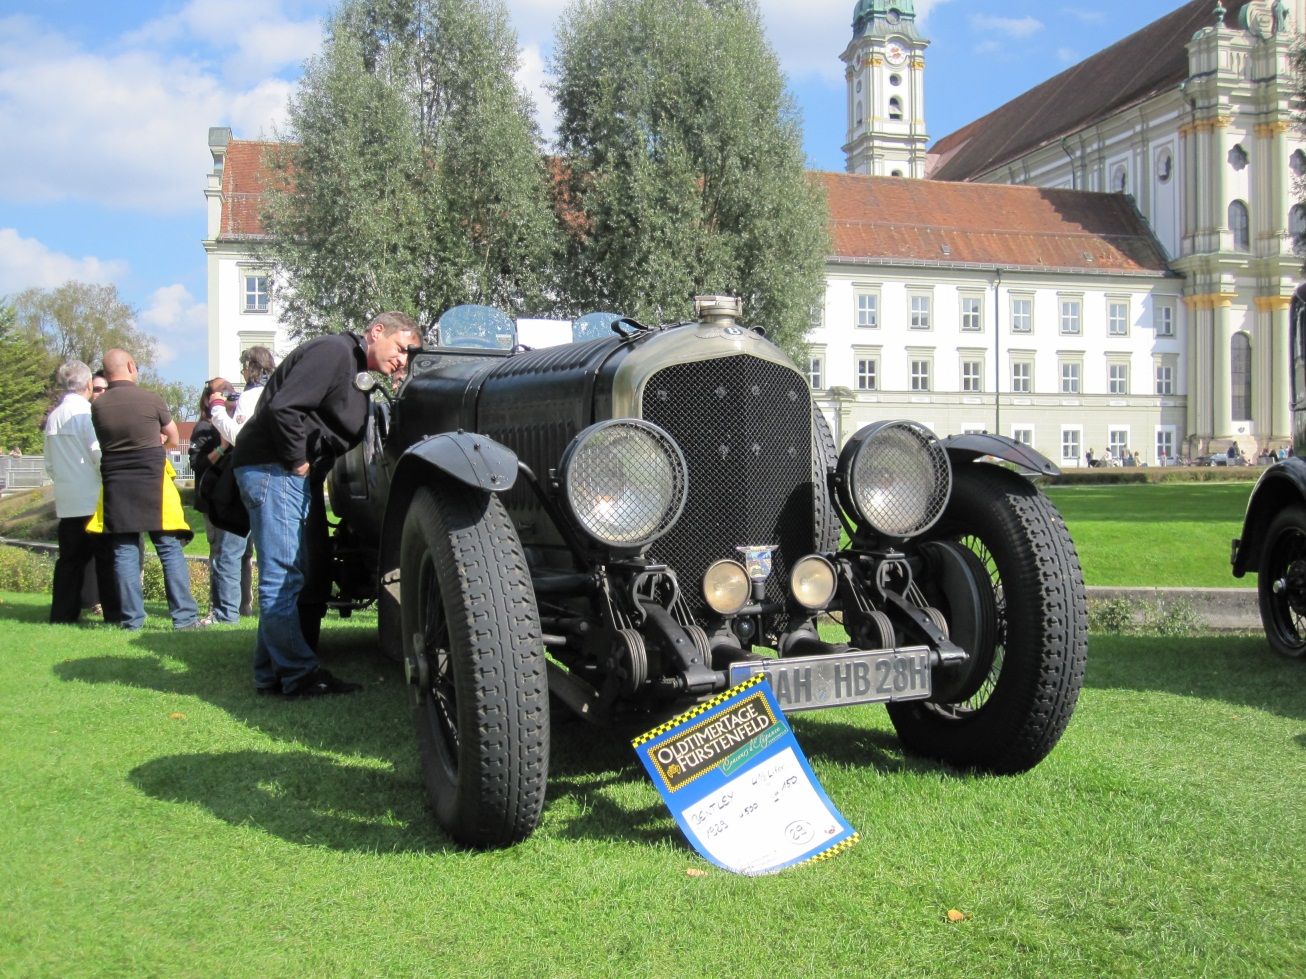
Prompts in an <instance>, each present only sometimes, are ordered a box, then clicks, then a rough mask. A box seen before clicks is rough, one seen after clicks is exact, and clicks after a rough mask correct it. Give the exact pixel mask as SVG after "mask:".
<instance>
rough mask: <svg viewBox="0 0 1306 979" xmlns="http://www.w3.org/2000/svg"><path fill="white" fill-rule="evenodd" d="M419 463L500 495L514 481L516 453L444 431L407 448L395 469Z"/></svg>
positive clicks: (493, 443)
mask: <svg viewBox="0 0 1306 979" xmlns="http://www.w3.org/2000/svg"><path fill="white" fill-rule="evenodd" d="M414 460H420V461H421V462H425V463H427V464H428V465H431V466H434V467H435V468H436V469H438V470H440V471H441V472H443V473H445V474H446V475H448V476H452V477H453V478H454V479H456V480H458V482H460V483H465V484H467V485H468V486H470V487H472V489H480V490H485V491H487V492H490V493H502V492H503V491H504V490H508V489H512V484H513V483H515V482H516V481H517V454H516V453H515V452H513V451H512V449H509V448H508V447H507V446H505V445H501V444H500V443H498V442H496V441H494V440H493V439H488V438H486V437H485V436H484V435H475V434H473V433H471V432H464V431H457V432H444V433H442V434H440V435H432V436H430V437H429V438H425V439H422V441H420V442H417V443H415V444H414V445H411V446H409V447H408V449H407V450H406V451H405V452H404V454H403V455H401V456H400V457H399V466H398V468H399V469H400V470H402V469H403V468H404V467H405V465H413V461H414Z"/></svg>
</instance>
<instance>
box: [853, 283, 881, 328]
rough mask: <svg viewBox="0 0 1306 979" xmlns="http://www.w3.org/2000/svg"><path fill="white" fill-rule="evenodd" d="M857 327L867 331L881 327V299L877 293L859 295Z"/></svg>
mask: <svg viewBox="0 0 1306 979" xmlns="http://www.w3.org/2000/svg"><path fill="white" fill-rule="evenodd" d="M857 325H858V326H860V327H865V328H867V329H875V328H876V327H878V326H879V325H880V297H879V296H878V295H876V294H875V293H873V292H859V293H857Z"/></svg>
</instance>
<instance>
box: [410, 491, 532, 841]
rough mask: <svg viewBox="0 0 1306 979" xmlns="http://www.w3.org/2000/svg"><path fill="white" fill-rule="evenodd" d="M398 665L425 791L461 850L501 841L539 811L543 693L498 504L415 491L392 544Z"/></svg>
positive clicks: (521, 832)
mask: <svg viewBox="0 0 1306 979" xmlns="http://www.w3.org/2000/svg"><path fill="white" fill-rule="evenodd" d="M400 573H401V578H400V592H401V596H402V598H401V608H400V617H401V622H402V633H401V635H402V641H403V649H404V668H405V672H406V673H407V675H408V680H409V689H410V691H411V692H412V701H413V707H414V716H415V720H416V723H417V741H418V748H419V751H420V754H421V762H422V775H423V778H424V780H425V782H426V791H427V796H428V798H429V800H430V803H431V808H432V809H433V810H434V811H435V816H436V819H437V820H438V821H439V823H440V825H441V826H442V827H443V828H444V829H445V830H446V831H447V832H448V833H449V835H450V836H452V837H453V839H454V840H456V841H457V842H458V843H461V844H463V845H464V846H470V847H478V848H488V847H499V846H509V845H511V844H513V843H517V842H519V841H521V840H523V839H525V838H526V837H527V836H529V835H530V834H531V832H532V831H533V830H534V829H535V826H536V824H537V823H538V822H539V818H540V812H541V810H542V809H543V806H544V793H545V785H546V782H547V779H548V758H549V693H548V683H547V678H546V674H545V661H544V649H543V644H542V639H541V634H540V623H539V612H538V610H537V608H536V604H535V593H534V590H533V589H532V587H531V580H530V575H529V573H528V572H527V568H526V559H525V557H524V556H523V553H522V547H521V542H520V540H519V539H518V537H517V531H516V528H514V527H513V525H512V522H511V521H510V520H509V519H508V515H507V512H506V511H505V510H504V508H503V504H502V503H501V502H500V501H499V498H498V497H497V496H495V495H493V494H491V493H482V492H480V491H477V490H474V489H471V488H470V487H466V486H463V485H461V484H445V485H442V486H440V487H439V488H438V489H435V490H432V489H429V488H422V489H420V490H418V492H417V494H416V495H415V496H414V497H413V501H412V504H411V506H410V507H409V510H408V513H407V515H406V517H405V519H404V527H403V536H402V539H401V542H400Z"/></svg>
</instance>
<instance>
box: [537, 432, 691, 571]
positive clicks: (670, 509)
mask: <svg viewBox="0 0 1306 979" xmlns="http://www.w3.org/2000/svg"><path fill="white" fill-rule="evenodd" d="M623 432H624V433H627V434H629V435H630V436H631V437H632V438H633V439H635V440H637V441H642V442H643V443H644V446H645V447H651V448H654V449H655V450H656V453H657V455H658V458H659V459H660V461H661V463H662V465H663V466H664V467H665V469H664V471H663V472H662V473H661V475H662V476H664V477H665V479H666V485H665V486H661V487H653V488H654V489H657V490H662V491H664V496H665V500H664V502H663V505H662V506H660V507H657V508H656V510H649V511H647V512H645V513H643V514H640V515H638V516H637V517H636V519H635V520H634V521H633V522H632V525H631V526H630V527H629V529H628V530H625V531H620V528H618V527H616V526H615V525H616V524H617V523H618V520H616V519H603V518H601V517H599V516H597V515H596V512H595V508H594V501H593V500H587V499H586V496H587V495H591V496H592V495H593V494H592V493H588V492H587V490H586V488H585V487H582V486H581V485H580V484H581V481H582V477H585V478H587V479H589V478H591V477H592V474H591V473H588V472H587V471H586V470H585V468H583V467H587V466H589V465H593V464H595V461H596V460H594V459H593V458H592V457H593V456H595V455H596V454H597V452H599V451H601V449H602V446H601V444H600V443H601V442H602V441H603V440H611V439H613V438H614V436H619V435H620V434H621V433H623ZM609 461H611V460H609ZM617 461H619V462H620V461H621V460H617ZM650 462H651V464H652V465H654V466H655V467H656V465H657V461H656V460H650ZM558 474H559V476H558V486H559V490H560V493H559V495H560V496H561V498H562V503H563V506H564V507H565V508H566V511H567V514H568V516H569V517H570V518H571V520H572V522H573V523H574V524H575V526H576V527H577V528H578V529H579V530H580V531H581V532H582V533H584V534H585V535H586V536H588V537H589V538H590V539H592V540H594V541H595V542H597V543H598V544H600V545H602V546H604V547H607V548H609V549H611V550H614V551H620V552H630V551H639V550H641V549H643V548H645V547H647V546H648V545H649V544H651V543H652V542H653V541H655V540H657V539H658V538H659V537H661V536H662V535H663V534H665V533H666V532H667V531H669V530H670V529H671V528H672V527H674V526H675V525H676V522H677V521H678V520H679V519H680V516H681V514H682V513H684V510H685V501H686V500H687V499H688V497H689V467H688V465H687V464H686V462H685V456H684V453H683V452H681V450H680V446H678V445H677V444H676V441H675V439H673V438H672V437H671V436H670V435H669V434H668V433H667V432H666V431H665V430H664V429H662V428H661V427H659V426H657V425H654V424H653V423H652V422H648V421H644V420H643V419H642V418H610V419H608V420H607V421H602V422H596V423H595V424H593V425H590V426H589V427H587V428H585V429H583V430H582V431H581V432H579V433H578V434H577V435H576V437H575V438H574V439H572V440H571V444H570V445H568V446H567V449H566V451H565V452H563V454H562V460H561V462H560V463H559V466H558ZM608 488H609V489H610V490H611V492H610V494H609V495H610V496H615V495H617V493H618V492H619V491H620V490H623V489H625V490H630V489H633V488H632V487H631V486H630V485H629V484H628V483H626V482H625V481H624V480H622V479H617V480H614V481H612V482H611V483H610V485H609V487H608ZM647 488H648V487H645V489H647ZM612 530H619V532H617V533H611V532H605V531H612Z"/></svg>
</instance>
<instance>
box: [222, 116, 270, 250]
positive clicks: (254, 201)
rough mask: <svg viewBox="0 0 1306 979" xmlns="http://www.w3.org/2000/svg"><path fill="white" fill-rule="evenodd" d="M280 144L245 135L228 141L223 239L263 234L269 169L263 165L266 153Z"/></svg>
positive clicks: (224, 186) (258, 236)
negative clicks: (245, 136) (265, 194)
mask: <svg viewBox="0 0 1306 979" xmlns="http://www.w3.org/2000/svg"><path fill="white" fill-rule="evenodd" d="M277 145H278V144H277V143H269V142H256V141H254V140H244V139H233V140H232V141H231V142H230V143H228V144H227V157H226V160H225V161H224V162H223V165H222V227H221V228H220V229H219V231H218V237H219V238H220V239H223V238H225V239H228V240H231V239H241V238H246V239H248V238H261V237H263V236H264V234H265V233H264V231H263V218H262V214H261V213H260V212H261V210H262V206H263V192H264V190H266V189H267V178H268V176H269V171H268V169H267V168H266V167H265V166H264V162H263V154H264V153H265V152H266V151H267V150H269V149H271V148H273V147H275V146H277Z"/></svg>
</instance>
